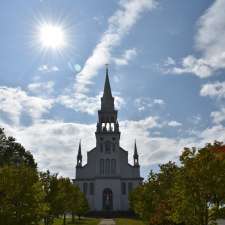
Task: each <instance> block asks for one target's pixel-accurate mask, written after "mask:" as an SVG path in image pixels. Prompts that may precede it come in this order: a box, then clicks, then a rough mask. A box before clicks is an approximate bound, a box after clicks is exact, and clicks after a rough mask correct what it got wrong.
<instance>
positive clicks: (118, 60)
mask: <svg viewBox="0 0 225 225" xmlns="http://www.w3.org/2000/svg"><path fill="white" fill-rule="evenodd" d="M136 55H137V50H136V49H135V48H131V49H127V50H126V51H125V52H124V54H123V55H122V56H121V57H114V58H113V61H114V62H115V64H116V65H119V66H122V65H127V64H128V63H129V62H130V61H131V60H132V59H133V58H134V57H135V56H136Z"/></svg>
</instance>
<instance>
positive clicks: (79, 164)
mask: <svg viewBox="0 0 225 225" xmlns="http://www.w3.org/2000/svg"><path fill="white" fill-rule="evenodd" d="M77 166H78V167H81V166H82V153H81V140H80V142H79V148H78V153H77Z"/></svg>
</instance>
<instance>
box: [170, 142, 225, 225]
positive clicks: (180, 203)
mask: <svg viewBox="0 0 225 225" xmlns="http://www.w3.org/2000/svg"><path fill="white" fill-rule="evenodd" d="M220 147H222V143H220V142H215V143H214V144H207V145H206V146H205V147H203V148H201V149H199V150H197V149H196V148H192V149H190V148H185V149H184V151H183V153H182V155H181V157H180V161H181V169H180V171H179V173H178V174H177V177H176V181H175V183H174V187H173V192H172V197H171V199H172V203H173V207H172V214H171V218H172V219H173V221H175V222H183V223H185V224H187V225H191V224H192V225H208V224H212V223H215V221H216V219H217V217H218V215H219V214H220V215H221V212H223V210H222V208H223V207H224V201H225V154H224V153H223V154H218V153H217V151H216V150H217V149H218V148H220Z"/></svg>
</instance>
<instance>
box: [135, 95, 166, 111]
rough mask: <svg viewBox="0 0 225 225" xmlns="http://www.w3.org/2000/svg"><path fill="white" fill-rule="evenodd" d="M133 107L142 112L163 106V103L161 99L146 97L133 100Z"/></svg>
mask: <svg viewBox="0 0 225 225" xmlns="http://www.w3.org/2000/svg"><path fill="white" fill-rule="evenodd" d="M134 105H135V106H136V107H137V109H138V110H139V111H144V110H146V109H149V108H152V107H154V106H156V105H158V106H163V105H165V102H164V100H163V99H160V98H156V99H151V98H148V97H140V98H136V99H135V100H134Z"/></svg>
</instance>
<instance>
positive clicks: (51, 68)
mask: <svg viewBox="0 0 225 225" xmlns="http://www.w3.org/2000/svg"><path fill="white" fill-rule="evenodd" d="M38 71H41V72H42V73H51V72H57V71H59V68H58V67H57V66H49V65H47V64H43V65H41V66H39V67H38Z"/></svg>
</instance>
